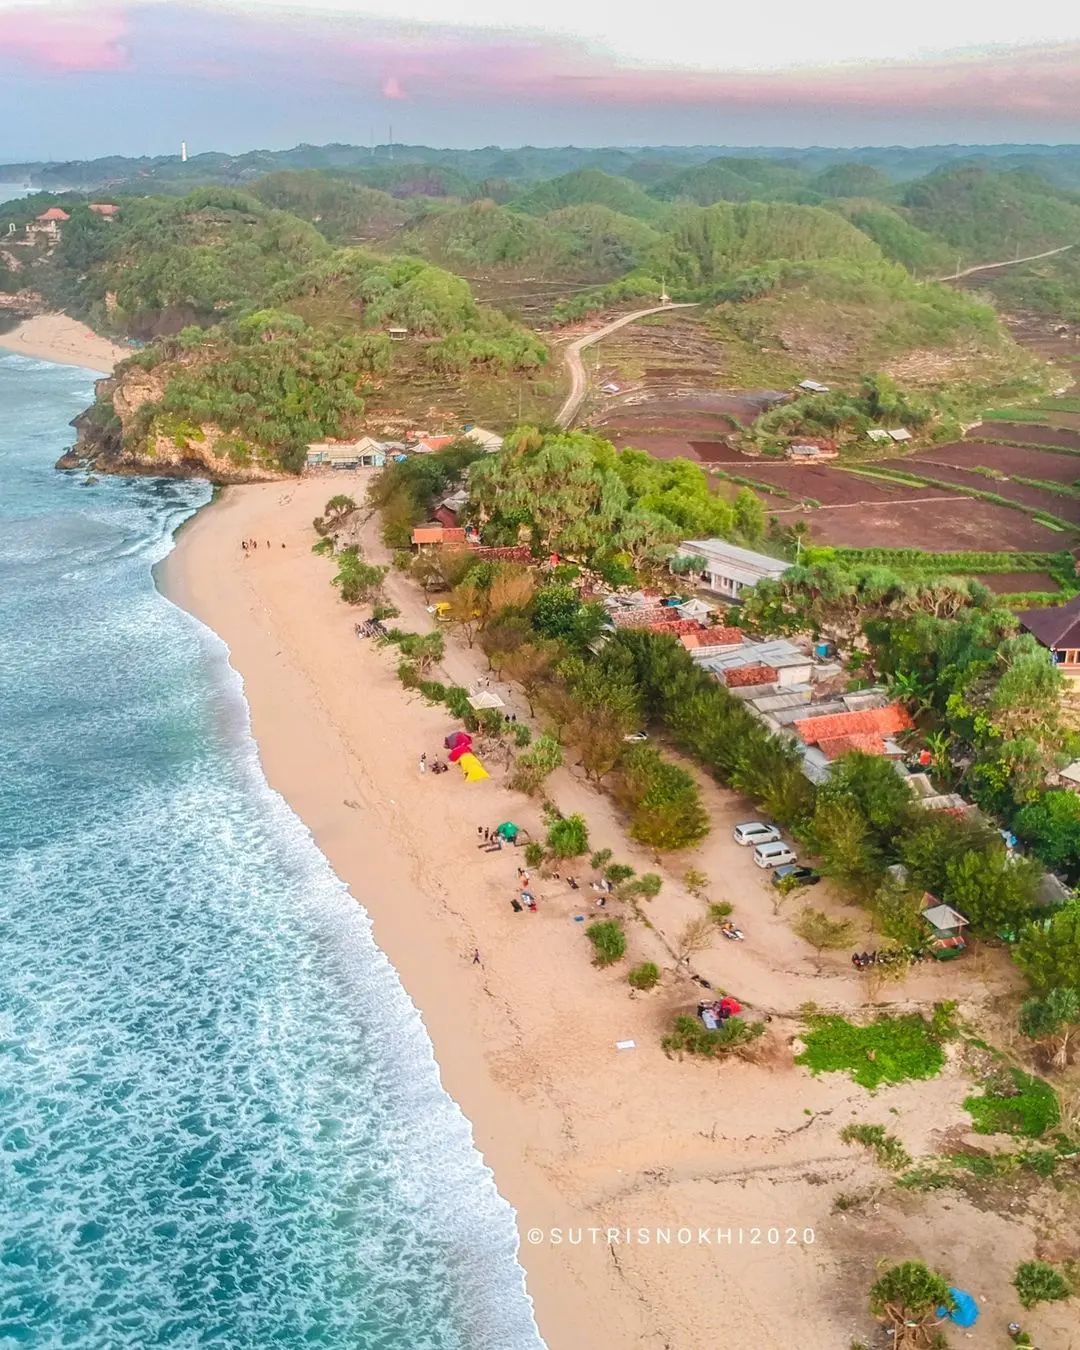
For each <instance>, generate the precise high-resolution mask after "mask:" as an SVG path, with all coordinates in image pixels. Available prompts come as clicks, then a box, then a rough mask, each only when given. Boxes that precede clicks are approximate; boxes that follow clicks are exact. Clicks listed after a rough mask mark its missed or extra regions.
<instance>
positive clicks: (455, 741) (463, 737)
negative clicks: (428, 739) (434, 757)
mask: <svg viewBox="0 0 1080 1350" xmlns="http://www.w3.org/2000/svg"><path fill="white" fill-rule="evenodd" d="M443 745H445V746H446V748H447V750H453V749H454V748H455V747H456V746H459V745H465V746H469V745H472V737H471V736H470V735H469V733H468V732H467V731H452V732H451V733H450V735H449V736H447V738H446V740H445V741H443Z"/></svg>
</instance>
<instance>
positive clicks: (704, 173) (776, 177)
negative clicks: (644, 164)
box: [652, 157, 806, 206]
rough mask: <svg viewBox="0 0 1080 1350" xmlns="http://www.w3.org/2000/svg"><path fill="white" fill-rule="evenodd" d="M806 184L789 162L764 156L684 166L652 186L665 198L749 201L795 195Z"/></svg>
mask: <svg viewBox="0 0 1080 1350" xmlns="http://www.w3.org/2000/svg"><path fill="white" fill-rule="evenodd" d="M805 187H806V175H805V174H804V173H802V172H800V171H799V170H798V169H797V168H795V167H794V166H792V165H790V164H783V163H776V162H774V161H770V160H765V159H740V158H735V157H731V158H720V159H711V160H709V161H708V163H706V164H699V165H695V166H693V167H691V168H687V169H682V170H680V172H678V173H675V174H672V175H671V177H669V178H666V179H664V180H662V181H661V182H659V183H657V184H656V185H655V186H654V187H653V188H652V195H653V196H655V197H659V198H661V199H662V200H664V201H691V202H696V203H697V204H698V205H699V206H712V205H713V204H714V203H715V202H748V201H753V200H757V201H763V200H772V199H774V198H783V197H792V196H795V195H797V194H798V193H799V192H801V191H802V190H804V189H805Z"/></svg>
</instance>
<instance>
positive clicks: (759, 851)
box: [754, 839, 796, 869]
mask: <svg viewBox="0 0 1080 1350" xmlns="http://www.w3.org/2000/svg"><path fill="white" fill-rule="evenodd" d="M795 861H796V858H795V854H794V853H793V852H792V851H791V849H790V848H788V846H787V844H785V843H784V841H783V840H782V839H775V840H773V842H772V843H771V844H758V846H757V848H755V849H754V862H756V863H757V865H758V866H759V867H764V868H766V869H769V868H773V867H783V865H784V864H785V863H793V862H795Z"/></svg>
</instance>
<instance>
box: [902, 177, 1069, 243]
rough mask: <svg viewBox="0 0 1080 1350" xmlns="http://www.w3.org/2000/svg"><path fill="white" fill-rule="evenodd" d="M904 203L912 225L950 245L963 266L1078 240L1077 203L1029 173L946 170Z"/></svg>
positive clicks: (919, 185) (916, 188)
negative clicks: (959, 257) (958, 255)
mask: <svg viewBox="0 0 1080 1350" xmlns="http://www.w3.org/2000/svg"><path fill="white" fill-rule="evenodd" d="M904 204H905V206H906V207H907V208H908V211H909V213H910V216H911V220H912V222H913V223H914V224H915V225H917V226H918V227H919V229H921V230H925V231H926V232H927V233H929V234H933V235H937V236H938V237H939V238H940V239H943V240H944V241H945V242H946V243H948V244H949V245H951V247H952V249H953V250H954V254H955V253H959V254H960V255H961V263H962V264H963V265H971V264H974V263H979V262H992V261H996V260H998V259H1005V258H1011V257H1013V256H1014V255H1015V254H1016V253H1017V252H1019V253H1021V254H1024V253H1037V252H1040V251H1041V250H1043V249H1050V248H1057V247H1059V246H1060V245H1062V244H1071V243H1074V242H1078V241H1080V204H1078V203H1077V202H1076V201H1075V200H1074V199H1071V198H1070V197H1069V195H1068V194H1065V193H1062V192H1061V191H1060V190H1059V189H1057V188H1053V187H1051V186H1050V185H1049V184H1048V183H1044V182H1043V181H1042V180H1041V179H1040V178H1038V177H1037V176H1035V175H1033V174H1028V173H1020V174H997V173H991V172H989V171H988V170H986V169H982V168H959V169H950V170H946V171H942V172H939V173H933V174H930V175H929V176H928V177H926V178H923V179H921V180H920V181H919V182H917V183H913V184H912V185H911V186H910V187H909V188H908V189H907V191H906V193H905V194H904Z"/></svg>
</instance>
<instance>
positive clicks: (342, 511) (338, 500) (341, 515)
mask: <svg viewBox="0 0 1080 1350" xmlns="http://www.w3.org/2000/svg"><path fill="white" fill-rule="evenodd" d="M355 510H356V503H355V502H354V501H353V499H352V498H351V497H348V496H346V495H345V493H343V492H339V493H337V494H336V495H335V496H333V497H331V498H330V500H329V501H328V502H327V503H326V506H325V507H324V508H323V519H324V520H325V521H326V523H327V525H328V526H329V527H330V528H331V529H334V528H335V526H337V525H340V524H341V522H342V521H343V520H344V519H345V518H346V516H351V515H352V513H353V512H354V511H355Z"/></svg>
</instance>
